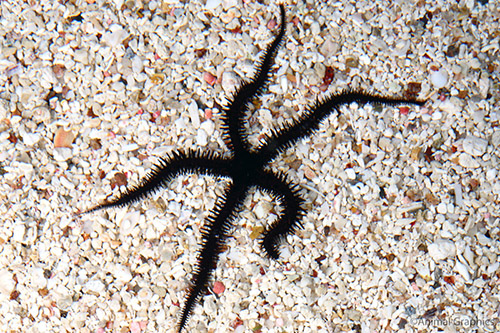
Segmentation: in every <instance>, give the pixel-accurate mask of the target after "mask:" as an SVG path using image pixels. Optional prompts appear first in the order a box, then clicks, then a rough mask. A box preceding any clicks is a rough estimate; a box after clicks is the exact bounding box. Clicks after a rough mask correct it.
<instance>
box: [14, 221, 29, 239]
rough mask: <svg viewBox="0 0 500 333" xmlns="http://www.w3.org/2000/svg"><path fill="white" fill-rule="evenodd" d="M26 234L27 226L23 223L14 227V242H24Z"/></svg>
mask: <svg viewBox="0 0 500 333" xmlns="http://www.w3.org/2000/svg"><path fill="white" fill-rule="evenodd" d="M25 233H26V226H25V225H24V224H22V223H18V224H16V225H15V226H14V231H13V233H12V240H14V241H16V242H22V241H23V240H24V234H25Z"/></svg>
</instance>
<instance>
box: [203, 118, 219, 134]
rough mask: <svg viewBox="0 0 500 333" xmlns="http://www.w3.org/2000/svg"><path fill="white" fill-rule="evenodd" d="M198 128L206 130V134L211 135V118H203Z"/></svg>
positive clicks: (213, 126) (212, 126) (212, 123)
mask: <svg viewBox="0 0 500 333" xmlns="http://www.w3.org/2000/svg"><path fill="white" fill-rule="evenodd" d="M200 128H202V129H203V130H204V131H205V132H207V135H208V136H211V135H212V134H213V133H214V129H215V124H214V122H213V121H211V120H205V121H204V122H202V123H201V125H200Z"/></svg>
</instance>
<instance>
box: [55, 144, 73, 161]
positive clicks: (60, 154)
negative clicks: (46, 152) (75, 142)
mask: <svg viewBox="0 0 500 333" xmlns="http://www.w3.org/2000/svg"><path fill="white" fill-rule="evenodd" d="M72 156H73V149H71V148H64V147H60V148H54V159H55V160H56V161H59V162H64V161H67V160H69V159H70V158H71V157H72Z"/></svg>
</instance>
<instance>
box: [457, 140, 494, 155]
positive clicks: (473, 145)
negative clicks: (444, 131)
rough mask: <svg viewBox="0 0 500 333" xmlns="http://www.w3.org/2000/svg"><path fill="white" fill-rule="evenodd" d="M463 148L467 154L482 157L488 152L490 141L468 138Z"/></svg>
mask: <svg viewBox="0 0 500 333" xmlns="http://www.w3.org/2000/svg"><path fill="white" fill-rule="evenodd" d="M463 147H464V151H465V152H466V153H467V154H469V155H472V156H481V155H483V154H484V153H485V152H486V148H487V147H488V141H486V140H484V139H481V138H478V137H475V136H468V137H466V138H465V139H464V142H463Z"/></svg>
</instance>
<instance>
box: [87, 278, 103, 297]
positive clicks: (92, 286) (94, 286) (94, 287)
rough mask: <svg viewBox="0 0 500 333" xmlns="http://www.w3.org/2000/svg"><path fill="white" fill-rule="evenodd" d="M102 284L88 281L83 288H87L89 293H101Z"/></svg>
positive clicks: (96, 281)
mask: <svg viewBox="0 0 500 333" xmlns="http://www.w3.org/2000/svg"><path fill="white" fill-rule="evenodd" d="M104 287H105V286H104V283H102V282H101V281H99V280H89V281H88V282H87V283H86V284H85V288H87V289H88V290H89V291H93V292H95V293H98V294H99V293H101V292H102V291H103V290H104Z"/></svg>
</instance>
